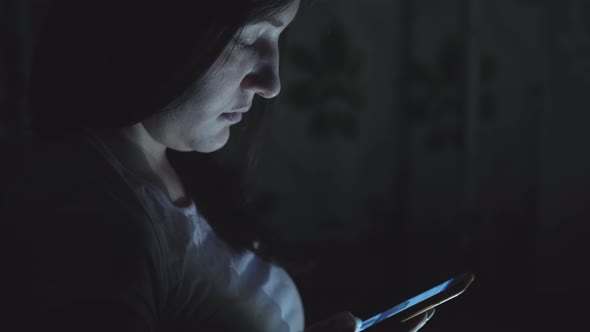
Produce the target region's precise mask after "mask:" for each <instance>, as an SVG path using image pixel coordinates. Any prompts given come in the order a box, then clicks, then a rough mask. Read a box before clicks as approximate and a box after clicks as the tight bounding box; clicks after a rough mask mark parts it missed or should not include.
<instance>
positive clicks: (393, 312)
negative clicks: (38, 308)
mask: <svg viewBox="0 0 590 332" xmlns="http://www.w3.org/2000/svg"><path fill="white" fill-rule="evenodd" d="M473 279H474V275H473V274H472V273H469V272H467V273H462V274H459V275H457V276H456V277H454V278H451V279H449V280H446V281H445V282H443V283H441V284H439V285H437V286H435V287H432V288H430V289H429V290H427V291H425V292H422V293H420V294H418V295H416V296H414V297H412V298H410V299H408V300H406V301H404V302H402V303H400V304H398V305H396V306H394V307H392V308H391V309H388V310H386V311H384V312H382V313H379V314H377V315H375V316H373V317H371V318H369V319H366V320H360V319H359V320H360V321H361V322H362V323H361V324H360V329H359V330H357V331H359V332H360V331H363V330H365V329H368V328H369V327H371V326H373V325H375V324H377V323H379V322H382V321H384V320H386V319H388V318H391V317H394V318H396V319H397V320H399V321H401V322H405V321H407V320H408V319H411V318H413V317H416V316H418V315H420V314H422V313H424V312H426V311H428V310H430V309H432V308H434V307H436V306H438V305H440V304H441V303H444V302H446V301H448V300H450V299H452V298H454V297H456V296H458V295H459V294H461V293H463V292H464V291H465V289H467V287H469V285H470V284H471V282H472V281H473Z"/></svg>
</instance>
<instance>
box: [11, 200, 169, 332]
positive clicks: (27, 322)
mask: <svg viewBox="0 0 590 332" xmlns="http://www.w3.org/2000/svg"><path fill="white" fill-rule="evenodd" d="M11 218H13V219H12V220H13V221H16V223H15V225H17V226H16V227H14V230H13V233H12V234H13V240H14V242H15V245H14V247H13V248H12V250H14V252H13V258H15V261H16V264H15V266H14V270H13V271H14V272H16V273H14V276H15V277H16V278H15V280H14V288H13V291H14V292H15V294H16V299H17V300H16V301H15V302H16V303H14V304H13V305H14V309H16V312H18V313H19V314H20V315H21V316H20V317H18V320H19V321H20V323H22V326H23V328H24V327H26V328H25V330H26V331H29V330H31V331H33V330H35V331H39V330H43V331H47V330H49V331H129V332H134V331H137V332H140V331H141V332H148V331H154V330H155V326H156V323H157V319H158V314H159V312H160V311H161V307H162V303H164V301H165V293H164V291H163V289H165V287H164V285H163V284H164V282H165V274H164V273H163V272H162V271H164V269H163V266H164V265H165V264H164V263H163V262H162V261H163V258H162V256H161V250H160V249H159V245H158V240H157V237H156V234H155V232H154V230H153V229H152V226H151V224H150V222H149V219H147V217H145V216H142V214H141V213H140V211H137V210H134V209H131V208H129V209H125V208H124V207H116V208H114V207H113V204H107V205H104V206H103V205H102V204H100V203H96V202H90V203H86V204H84V203H82V204H80V203H77V204H75V205H72V206H70V207H68V206H60V207H54V208H52V207H45V208H40V207H38V208H32V209H31V208H30V209H22V210H20V211H18V212H17V215H16V216H12V217H11Z"/></svg>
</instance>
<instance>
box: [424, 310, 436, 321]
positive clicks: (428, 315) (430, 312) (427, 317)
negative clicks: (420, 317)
mask: <svg viewBox="0 0 590 332" xmlns="http://www.w3.org/2000/svg"><path fill="white" fill-rule="evenodd" d="M434 312H435V309H434V308H432V309H431V310H430V311H429V312H428V314H426V321H429V320H430V318H432V316H434Z"/></svg>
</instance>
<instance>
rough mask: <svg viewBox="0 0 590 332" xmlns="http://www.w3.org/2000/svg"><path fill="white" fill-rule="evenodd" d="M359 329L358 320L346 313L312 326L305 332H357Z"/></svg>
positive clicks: (340, 313)
mask: <svg viewBox="0 0 590 332" xmlns="http://www.w3.org/2000/svg"><path fill="white" fill-rule="evenodd" d="M359 327H360V324H359V322H358V320H357V318H356V317H354V316H353V315H352V314H351V313H350V312H348V311H344V312H339V313H337V314H335V315H332V316H330V317H328V318H327V319H324V320H321V321H319V322H317V323H314V324H312V325H310V326H309V327H308V328H306V329H305V332H355V331H356V330H357V329H358V328H359Z"/></svg>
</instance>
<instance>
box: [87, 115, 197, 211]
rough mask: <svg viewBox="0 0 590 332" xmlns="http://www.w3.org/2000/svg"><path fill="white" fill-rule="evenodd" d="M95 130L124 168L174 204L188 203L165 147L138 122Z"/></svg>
mask: <svg viewBox="0 0 590 332" xmlns="http://www.w3.org/2000/svg"><path fill="white" fill-rule="evenodd" d="M95 133H96V134H97V135H98V136H99V137H101V139H102V140H103V141H104V142H105V144H107V146H108V147H109V149H110V150H111V151H112V152H113V154H114V155H115V156H116V157H117V159H119V161H120V162H121V163H122V164H123V165H124V166H125V167H127V168H128V169H130V170H131V171H133V172H134V173H136V174H138V175H139V176H140V177H142V178H143V179H145V180H146V181H148V182H151V183H152V184H155V185H156V186H157V187H159V188H160V189H161V190H162V191H164V192H165V193H167V195H168V197H169V199H170V200H171V201H172V202H173V203H174V204H177V205H184V204H186V203H187V202H188V199H187V195H186V193H185V191H184V188H183V187H182V184H181V182H180V179H179V177H178V174H177V173H176V171H175V170H174V168H173V167H172V165H171V164H170V162H169V160H168V157H167V156H166V146H164V145H162V144H160V143H158V142H156V141H155V140H154V139H153V138H152V137H151V135H150V134H149V133H148V132H147V131H146V129H145V127H144V126H143V125H142V124H136V125H133V126H130V127H125V128H119V129H108V130H100V131H95Z"/></svg>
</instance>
